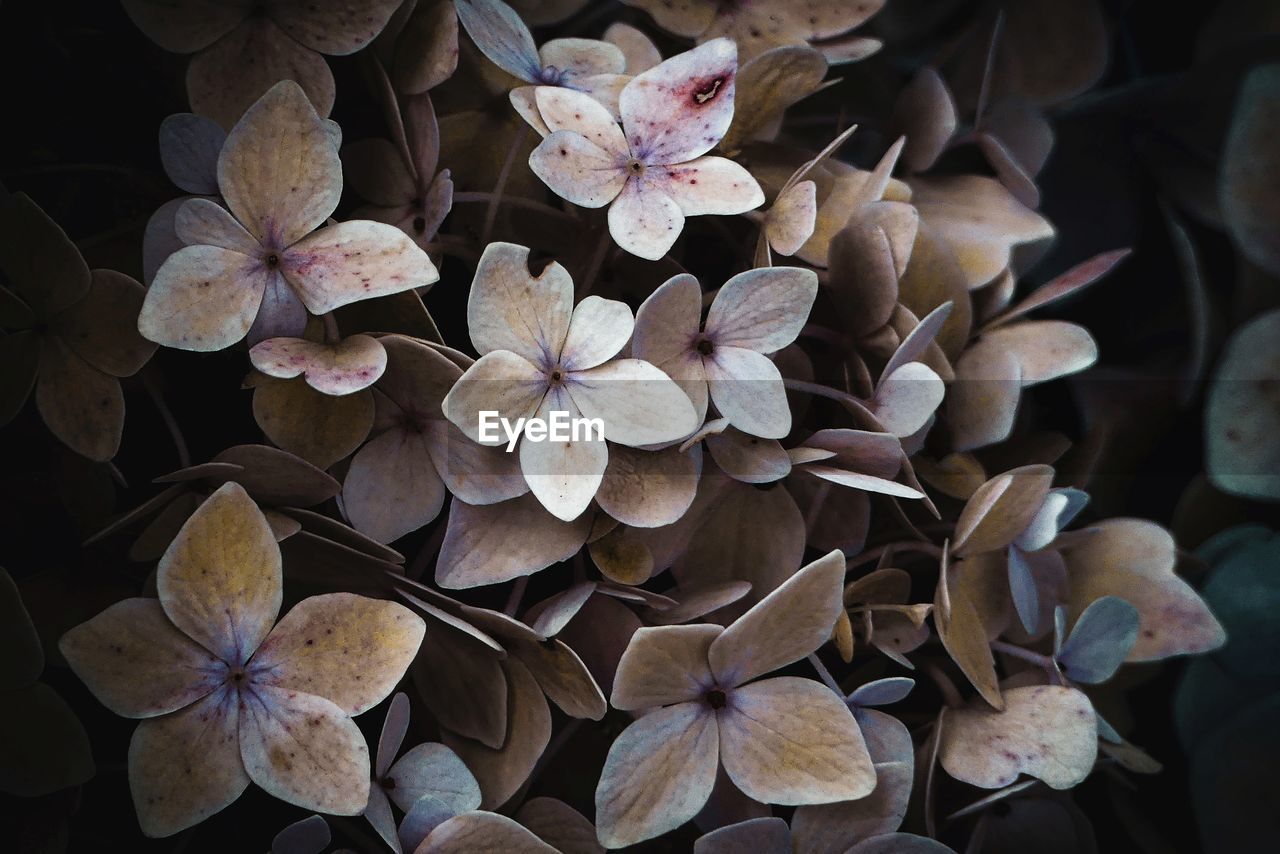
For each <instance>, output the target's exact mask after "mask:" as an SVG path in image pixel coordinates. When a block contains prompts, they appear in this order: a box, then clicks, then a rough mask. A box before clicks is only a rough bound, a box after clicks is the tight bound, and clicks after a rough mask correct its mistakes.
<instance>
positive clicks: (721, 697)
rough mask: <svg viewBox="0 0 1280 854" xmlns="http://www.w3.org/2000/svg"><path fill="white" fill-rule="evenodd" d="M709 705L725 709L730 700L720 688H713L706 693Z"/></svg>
mask: <svg viewBox="0 0 1280 854" xmlns="http://www.w3.org/2000/svg"><path fill="white" fill-rule="evenodd" d="M705 699H706V701H707V705H708V706H710V707H711V708H713V709H723V708H724V707H725V705H726V704H727V703H728V702H729V698H728V697H726V696H725V693H724V692H723V691H721V690H720V689H719V688H712V689H711V690H710V691H708V692H707V695H706V698H705Z"/></svg>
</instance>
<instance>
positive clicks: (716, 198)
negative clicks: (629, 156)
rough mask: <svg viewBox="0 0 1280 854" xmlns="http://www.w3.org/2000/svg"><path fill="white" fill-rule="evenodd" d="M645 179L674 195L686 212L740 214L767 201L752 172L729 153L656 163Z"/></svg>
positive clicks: (653, 185)
mask: <svg viewBox="0 0 1280 854" xmlns="http://www.w3.org/2000/svg"><path fill="white" fill-rule="evenodd" d="M644 180H645V183H646V184H648V185H649V186H651V187H654V188H656V189H657V190H658V191H659V192H661V193H662V194H663V195H665V196H667V197H669V198H671V199H672V200H674V201H675V203H676V204H677V205H679V207H680V212H681V213H683V214H684V215H685V216H702V215H705V214H738V213H743V212H744V211H749V210H754V209H755V208H758V207H760V206H761V205H762V204H764V191H763V190H762V189H760V184H759V183H757V182H756V179H755V178H753V177H752V175H751V173H750V172H748V171H747V170H746V169H744V168H743V167H742V166H739V165H738V164H737V163H735V162H733V161H732V160H729V159H728V158H725V157H705V156H704V157H697V158H695V159H693V160H690V161H688V162H687V163H677V164H674V165H670V166H661V167H658V166H655V167H653V168H652V169H650V170H649V171H648V172H646V173H645V177H644Z"/></svg>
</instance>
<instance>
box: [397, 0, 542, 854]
mask: <svg viewBox="0 0 1280 854" xmlns="http://www.w3.org/2000/svg"><path fill="white" fill-rule="evenodd" d="M472 1H473V2H474V0H472ZM466 2H468V0H459V3H460V4H462V3H466ZM482 851H493V852H508V854H556V849H554V848H552V847H551V846H550V845H548V844H546V843H545V842H543V841H542V840H540V839H539V838H538V837H537V836H535V835H534V834H533V832H532V831H530V830H527V829H526V828H524V827H521V826H520V825H519V824H517V823H516V822H515V821H513V820H512V819H509V818H507V817H506V816H505V815H499V814H497V813H492V812H482V811H477V812H469V813H466V814H464V815H459V816H455V817H453V818H451V819H449V820H448V821H446V822H444V823H443V824H441V825H439V826H438V827H436V829H435V830H433V831H431V833H430V834H428V836H427V838H426V839H424V840H423V841H422V844H421V845H419V846H418V847H417V848H416V849H415V850H414V854H472V852H482Z"/></svg>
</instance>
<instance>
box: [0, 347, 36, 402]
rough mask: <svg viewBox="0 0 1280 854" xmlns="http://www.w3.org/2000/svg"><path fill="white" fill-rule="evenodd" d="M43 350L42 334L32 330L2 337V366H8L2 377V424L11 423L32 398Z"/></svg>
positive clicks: (0, 384) (0, 391) (0, 357)
mask: <svg viewBox="0 0 1280 854" xmlns="http://www.w3.org/2000/svg"><path fill="white" fill-rule="evenodd" d="M40 350H41V341H40V335H38V334H37V333H35V332H32V331H29V330H27V331H23V332H13V333H10V334H8V335H5V336H3V337H0V363H3V364H4V365H5V370H4V373H3V374H2V375H0V425H4V424H8V423H9V422H10V421H12V420H13V418H14V416H16V415H17V414H18V412H19V411H21V409H22V407H23V405H24V404H25V403H26V402H27V398H28V397H30V396H31V389H32V388H34V387H35V384H36V372H37V370H38V369H39V367H40Z"/></svg>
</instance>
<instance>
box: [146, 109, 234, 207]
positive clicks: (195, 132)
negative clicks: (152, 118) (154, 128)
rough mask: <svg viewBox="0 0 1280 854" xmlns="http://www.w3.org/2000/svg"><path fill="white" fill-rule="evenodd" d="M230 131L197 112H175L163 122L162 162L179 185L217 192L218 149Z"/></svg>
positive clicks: (204, 192)
mask: <svg viewBox="0 0 1280 854" xmlns="http://www.w3.org/2000/svg"><path fill="white" fill-rule="evenodd" d="M226 139H227V132H226V131H224V130H223V129H222V128H220V127H219V126H218V123H217V122H215V121H213V120H212V119H208V118H205V117H204V116H197V115H196V114H195V113H175V114H174V115H172V116H167V117H166V118H165V120H164V121H162V122H161V123H160V163H161V165H162V166H163V167H164V172H165V174H166V175H168V176H169V180H170V181H172V182H173V183H174V184H176V185H177V186H178V188H179V189H181V190H184V191H186V192H188V193H194V194H195V195H197V196H216V195H218V152H220V151H221V150H222V144H223V143H224V142H226Z"/></svg>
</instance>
